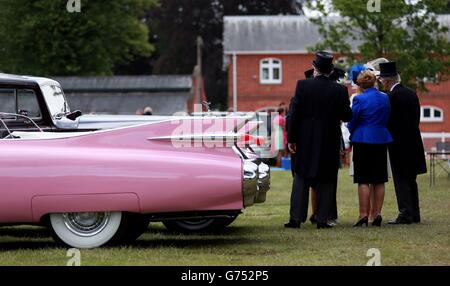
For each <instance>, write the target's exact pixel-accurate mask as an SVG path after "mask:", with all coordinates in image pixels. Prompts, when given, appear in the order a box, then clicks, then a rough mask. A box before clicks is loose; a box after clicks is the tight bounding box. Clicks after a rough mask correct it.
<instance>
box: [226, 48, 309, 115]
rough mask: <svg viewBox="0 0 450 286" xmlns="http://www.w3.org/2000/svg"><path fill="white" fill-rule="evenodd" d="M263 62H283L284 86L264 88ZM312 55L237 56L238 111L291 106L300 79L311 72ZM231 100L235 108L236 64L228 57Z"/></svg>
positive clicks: (230, 104) (273, 85)
mask: <svg viewBox="0 0 450 286" xmlns="http://www.w3.org/2000/svg"><path fill="white" fill-rule="evenodd" d="M264 58H277V59H280V60H281V61H282V83H281V84H261V83H260V78H259V77H260V75H259V72H260V71H259V66H260V61H261V60H262V59H264ZM313 59H314V55H313V54H305V55H277V54H273V55H238V56H237V65H236V66H237V94H238V110H239V111H254V110H257V109H259V108H263V107H267V106H278V104H279V103H280V102H285V103H289V100H290V98H291V97H292V96H293V95H294V92H295V86H296V83H297V81H298V80H299V79H304V78H305V76H304V74H303V73H304V71H305V70H308V69H310V68H311V62H312V60H313ZM228 60H229V63H230V64H229V70H228V72H229V77H228V78H229V80H228V91H229V94H228V98H229V106H233V61H232V57H231V56H229V58H228Z"/></svg>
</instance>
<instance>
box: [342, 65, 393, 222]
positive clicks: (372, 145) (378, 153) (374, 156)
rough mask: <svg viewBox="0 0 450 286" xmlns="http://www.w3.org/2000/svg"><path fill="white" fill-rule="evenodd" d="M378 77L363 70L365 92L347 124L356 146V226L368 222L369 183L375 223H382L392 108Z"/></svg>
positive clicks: (361, 84) (360, 78)
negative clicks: (380, 86) (357, 210)
mask: <svg viewBox="0 0 450 286" xmlns="http://www.w3.org/2000/svg"><path fill="white" fill-rule="evenodd" d="M375 82H376V77H375V75H374V74H373V73H372V72H370V71H364V72H362V73H361V74H360V75H359V76H358V79H357V84H358V86H359V88H360V89H361V90H362V93H361V94H359V95H358V96H356V97H355V98H354V99H353V106H352V111H353V117H352V120H351V121H350V123H349V124H348V129H349V131H350V141H351V142H352V145H353V164H354V177H353V181H354V183H358V195H359V220H358V222H357V223H355V225H354V226H362V225H366V226H368V224H369V212H370V186H371V185H372V186H373V190H374V196H375V198H374V202H373V206H372V208H373V210H374V213H375V218H374V221H373V222H372V225H374V226H381V221H382V217H381V209H382V207H383V201H384V192H385V187H384V183H385V182H387V181H388V172H387V145H388V144H389V143H390V142H392V136H391V134H390V133H389V131H388V129H387V127H386V126H387V123H388V119H389V115H390V111H391V107H390V103H389V98H388V96H387V95H386V94H384V93H382V92H380V91H378V89H376V88H375Z"/></svg>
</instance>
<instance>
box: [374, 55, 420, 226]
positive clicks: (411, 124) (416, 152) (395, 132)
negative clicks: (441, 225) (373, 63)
mask: <svg viewBox="0 0 450 286" xmlns="http://www.w3.org/2000/svg"><path fill="white" fill-rule="evenodd" d="M380 81H381V83H382V84H383V86H384V88H385V90H386V91H387V92H389V93H388V95H389V99H390V103H391V117H390V119H389V124H388V128H389V131H390V132H391V134H392V137H393V139H394V142H393V143H392V144H391V145H390V146H389V157H390V159H391V167H392V176H393V178H394V187H395V194H396V196H397V204H398V211H399V214H398V216H397V218H396V219H394V220H392V221H390V222H389V224H410V223H420V220H421V218H420V206H419V190H418V187H417V182H416V179H417V175H418V174H424V173H426V172H427V165H426V162H425V152H424V148H423V142H422V137H421V134H420V129H419V123H420V102H419V98H418V97H417V94H416V93H415V92H414V91H413V90H411V89H409V88H406V87H405V86H403V85H402V84H401V79H400V75H399V74H398V72H397V66H396V63H395V62H388V63H381V64H380Z"/></svg>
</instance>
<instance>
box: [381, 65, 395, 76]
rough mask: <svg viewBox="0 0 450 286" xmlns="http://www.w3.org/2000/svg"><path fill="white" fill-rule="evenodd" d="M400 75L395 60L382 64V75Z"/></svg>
mask: <svg viewBox="0 0 450 286" xmlns="http://www.w3.org/2000/svg"><path fill="white" fill-rule="evenodd" d="M396 75H398V72H397V65H396V63H395V62H387V63H381V64H380V77H390V76H396Z"/></svg>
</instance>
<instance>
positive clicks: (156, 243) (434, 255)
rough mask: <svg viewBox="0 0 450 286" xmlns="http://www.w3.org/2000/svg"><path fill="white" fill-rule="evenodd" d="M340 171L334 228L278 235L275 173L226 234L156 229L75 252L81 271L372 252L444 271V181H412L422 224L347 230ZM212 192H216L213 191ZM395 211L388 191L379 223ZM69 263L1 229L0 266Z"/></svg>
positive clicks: (324, 259)
mask: <svg viewBox="0 0 450 286" xmlns="http://www.w3.org/2000/svg"><path fill="white" fill-rule="evenodd" d="M347 174H348V170H347V169H344V170H341V172H340V181H339V189H338V209H339V215H340V218H339V221H338V226H336V227H335V228H333V229H330V230H317V229H316V228H315V227H314V226H312V225H311V224H310V223H307V224H304V225H302V228H301V229H299V230H296V229H294V230H293V229H284V228H283V223H284V222H286V220H287V219H288V210H289V196H290V189H291V183H292V180H291V176H290V173H289V172H274V173H273V176H272V189H271V191H270V192H269V194H268V197H267V201H266V202H265V203H264V204H261V205H257V206H253V207H251V208H248V209H246V210H245V211H244V214H243V215H241V216H240V217H239V218H238V219H237V220H236V221H235V222H234V223H233V224H232V225H231V226H229V227H228V228H227V229H226V230H225V231H223V232H222V233H219V234H214V235H173V234H169V233H167V232H166V230H165V228H164V227H163V226H162V224H160V223H152V224H151V225H150V228H149V230H148V232H147V233H145V234H144V235H142V236H141V237H140V238H139V240H138V241H137V242H136V243H135V244H133V245H130V246H128V247H116V248H100V249H94V250H82V251H81V264H82V265H365V264H366V263H367V261H368V259H369V258H368V257H367V256H366V253H367V250H368V249H370V248H378V249H379V250H380V252H381V264H382V265H450V179H447V178H445V177H439V178H438V179H437V184H436V186H435V187H433V188H432V189H431V190H430V188H429V186H428V175H423V176H420V177H419V179H418V182H419V188H420V195H421V197H420V198H421V207H422V219H423V222H422V223H421V224H419V225H408V226H388V225H387V224H383V226H382V227H381V228H373V227H369V228H358V229H354V228H352V224H353V223H354V222H355V220H356V219H357V216H358V203H357V193H356V185H353V184H352V181H351V177H349V176H348V175H347ZM211 191H214V190H211ZM396 214H397V206H396V202H395V195H394V190H393V185H392V183H389V184H388V185H387V190H386V199H385V205H384V211H383V218H384V219H385V221H386V220H387V219H391V218H394V217H395V216H396ZM68 259H69V258H68V257H66V249H64V248H60V247H57V246H56V245H55V244H54V243H53V241H52V239H51V238H50V237H49V236H48V234H47V232H46V231H45V230H44V229H42V228H37V227H2V228H0V265H60V266H64V265H66V263H67V260H68Z"/></svg>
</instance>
